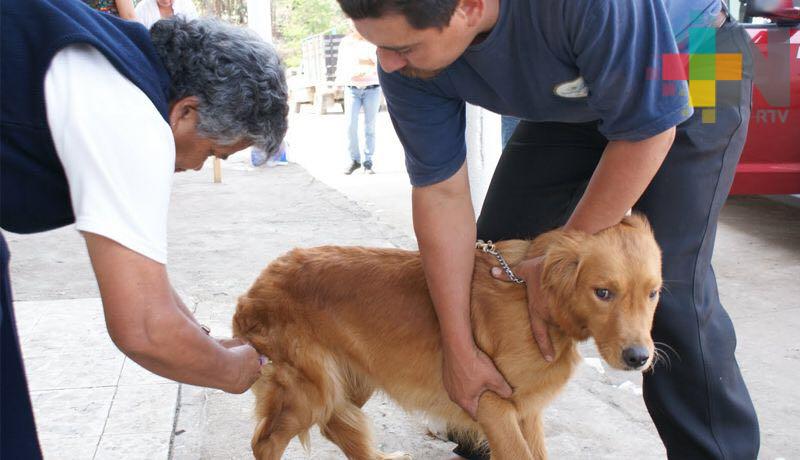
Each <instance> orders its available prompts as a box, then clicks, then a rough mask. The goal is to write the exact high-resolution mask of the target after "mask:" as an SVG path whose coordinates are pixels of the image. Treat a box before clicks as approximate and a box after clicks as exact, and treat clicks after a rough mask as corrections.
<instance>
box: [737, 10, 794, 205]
mask: <svg viewBox="0 0 800 460" xmlns="http://www.w3.org/2000/svg"><path fill="white" fill-rule="evenodd" d="M765 3H767V2H751V3H749V4H747V5H743V8H744V9H743V11H744V13H745V14H743V15H741V16H742V19H743V21H742V22H743V23H744V26H745V28H746V29H747V32H748V33H749V34H750V37H751V39H752V42H753V45H754V48H753V51H754V52H756V50H757V52H759V53H760V54H761V56H760V57H759V56H754V58H755V61H756V62H755V65H756V69H755V74H756V79H755V82H754V83H755V84H754V89H753V110H752V114H751V116H750V125H749V131H748V134H747V141H746V143H745V145H744V151H743V152H742V158H741V160H740V162H739V165H738V167H737V168H736V177H735V179H734V182H733V188H732V190H731V194H732V195H736V194H738V195H745V194H770V195H773V194H774V195H780V194H798V193H800V2H798V1H797V0H794V1H793V0H782V1H777V2H776V1H775V0H772V1H770V2H769V3H771V6H770V7H768V8H759V7H760V6H763V5H764V4H765ZM794 4H796V5H797V6H795V5H794ZM753 18H766V19H769V21H770V23H769V24H753V23H749V22H751V21H752V22H759V20H758V19H755V20H753ZM762 21H763V20H762ZM770 39H772V41H773V43H770ZM780 46H782V47H784V48H780ZM768 48H769V50H770V51H771V52H772V54H770V53H769V52H768ZM787 49H788V55H787V53H786V50H787ZM776 50H778V51H779V52H777V53H776ZM778 55H780V56H781V57H780V58H778V60H779V61H781V62H776V57H777V56H778ZM770 56H772V58H773V60H772V62H770V61H769V58H770ZM786 59H788V61H789V62H788V63H786V62H783V61H784V60H786ZM783 72H788V75H781V74H782V73H783Z"/></svg>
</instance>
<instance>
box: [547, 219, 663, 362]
mask: <svg viewBox="0 0 800 460" xmlns="http://www.w3.org/2000/svg"><path fill="white" fill-rule="evenodd" d="M541 283H542V284H541V285H542V289H543V291H544V293H545V298H546V299H547V301H548V305H549V307H550V311H551V315H552V317H553V320H554V322H555V323H556V324H557V325H558V326H559V327H561V328H562V329H563V330H564V331H565V332H566V333H567V334H568V335H570V336H572V337H574V338H576V339H579V340H585V339H587V338H589V337H590V336H591V337H593V338H594V340H595V342H596V343H597V347H598V349H599V350H600V354H601V355H602V356H603V359H605V360H606V362H608V364H610V365H611V366H612V367H615V368H618V369H624V370H641V369H646V368H647V367H649V366H650V364H651V363H652V361H653V356H654V346H653V339H652V338H651V337H650V330H651V328H652V324H653V315H654V313H655V309H656V305H657V304H658V299H659V291H660V289H661V251H660V249H659V247H658V244H657V243H656V240H655V237H654V236H653V232H652V230H651V229H650V225H649V224H648V222H647V220H646V219H645V218H644V217H642V216H640V215H633V216H630V217H626V218H625V219H624V220H623V221H622V222H621V223H619V224H618V225H615V226H613V227H610V228H608V229H606V230H603V231H602V232H599V233H597V234H595V235H588V234H586V233H581V232H570V231H556V232H554V233H553V238H552V239H551V240H550V241H549V245H548V247H547V250H546V252H545V256H544V265H543V269H542V278H541Z"/></svg>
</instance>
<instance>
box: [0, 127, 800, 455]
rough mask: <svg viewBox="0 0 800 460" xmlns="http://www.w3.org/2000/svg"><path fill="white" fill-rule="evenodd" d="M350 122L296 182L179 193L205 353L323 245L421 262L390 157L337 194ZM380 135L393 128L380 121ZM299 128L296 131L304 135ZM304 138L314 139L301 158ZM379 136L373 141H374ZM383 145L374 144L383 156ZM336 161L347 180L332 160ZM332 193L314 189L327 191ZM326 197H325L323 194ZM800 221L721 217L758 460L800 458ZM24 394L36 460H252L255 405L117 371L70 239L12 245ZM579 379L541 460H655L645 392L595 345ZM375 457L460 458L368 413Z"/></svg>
mask: <svg viewBox="0 0 800 460" xmlns="http://www.w3.org/2000/svg"><path fill="white" fill-rule="evenodd" d="M342 121H343V120H342V117H341V116H338V115H330V116H328V117H327V118H325V117H304V118H302V119H301V121H300V122H298V121H295V124H294V125H293V126H295V127H298V128H297V129H296V130H295V132H294V133H293V137H294V139H295V144H294V147H295V148H297V149H299V150H301V152H299V153H301V154H299V155H296V158H295V159H296V160H297V161H299V162H300V164H301V165H303V166H306V168H307V170H309V171H311V172H312V173H313V174H314V175H313V176H312V175H310V174H309V173H308V172H307V171H306V170H305V169H303V168H302V167H300V166H298V165H289V166H285V167H278V168H271V169H253V168H251V167H249V166H248V165H247V163H246V160H247V158H246V155H243V154H239V155H236V156H234V157H233V158H232V159H231V160H229V161H228V162H227V163H225V164H224V169H223V183H221V184H213V183H212V182H211V172H210V168H206V169H204V170H202V171H200V172H187V173H183V174H179V175H176V176H175V186H174V193H173V199H172V206H171V211H170V224H169V225H170V227H169V235H170V236H169V237H170V241H169V245H170V256H169V257H170V262H169V273H170V277H171V279H172V281H173V283H174V284H175V285H176V286H177V288H178V290H179V291H181V292H182V293H184V294H183V297H184V299H185V300H186V301H187V304H189V305H190V307H191V308H193V309H194V310H195V313H196V315H197V317H198V318H199V320H200V321H201V322H204V323H206V324H208V325H210V326H211V328H212V331H213V333H214V334H215V335H226V334H229V332H230V325H229V322H230V318H231V315H232V312H233V309H234V306H235V302H236V297H237V296H238V295H240V294H241V293H243V292H244V291H245V290H246V289H247V288H248V287H249V285H250V283H251V282H252V281H253V280H254V279H255V277H256V276H257V274H258V273H259V271H260V270H261V269H262V268H263V267H264V266H265V265H266V264H267V263H268V262H269V261H270V260H272V259H273V258H275V257H276V256H278V255H279V254H281V253H283V252H285V251H287V250H289V249H291V248H293V247H295V246H315V245H321V244H341V245H368V246H394V247H404V248H413V247H414V241H413V238H412V236H411V234H410V219H409V216H408V215H407V214H406V213H404V211H403V210H404V209H407V206H408V204H407V201H403V200H407V194H408V191H409V190H410V189H409V188H408V185H407V181H406V179H405V178H404V177H403V173H402V160H401V159H398V158H397V157H396V156H392V157H390V156H388V155H390V153H389V152H393V153H392V155H397V154H398V152H399V150H397V147H396V146H395V147H392V146H391V145H389V146H388V147H385V148H384V150H382V151H379V154H380V153H382V154H384V155H386V157H384V158H383V159H381V158H380V156H378V157H376V170H377V171H378V174H376V175H375V176H366V175H360V176H355V177H351V178H348V179H351V180H345V179H344V178H343V177H342V176H340V175H339V174H340V173H339V172H338V169H339V168H335V166H336V164H337V163H338V164H342V165H343V164H344V163H346V155H345V154H344V153H343V141H341V140H337V139H338V138H337V137H336V134H337V132H343V131H338V129H339V128H340V126H339V125H341V124H342ZM380 123H382V125H380V126H379V133H381V132H384V133H386V132H387V130H388V129H389V128H388V120H387V119H386V118H385V114H381V121H380ZM300 128H302V129H300ZM298 130H300V132H301V133H314V136H313V138H312V136H307V137H306V138H304V139H303V140H302V141H299V142H298V141H297V138H298V137H299V136H298ZM381 130H383V131H381ZM392 142H393V141H392V139H391V137H390V136H388V135H386V136H384V137H383V138H381V137H379V148H380V145H381V143H389V144H391V143H392ZM335 155H339V158H340V159H342V158H343V160H342V162H339V160H338V159H336V157H335ZM334 168H335V171H334ZM320 179H321V180H322V181H324V183H323V182H321V180H320ZM332 187H334V188H332ZM798 223H800V208H798V207H791V206H785V205H781V204H777V203H775V202H771V201H767V200H764V199H760V198H756V199H751V198H748V199H735V200H731V201H730V202H729V204H728V206H727V207H726V209H725V211H724V219H723V225H722V227H721V229H720V234H719V238H718V240H719V243H718V252H717V256H716V258H715V264H716V269H717V276H718V278H719V280H720V285H721V293H722V296H723V301H724V302H725V304H726V305H727V307H728V309H729V311H730V312H731V315H732V317H733V318H734V322H735V323H736V326H737V331H738V336H739V353H738V356H739V360H740V362H741V364H742V369H743V372H744V374H745V378H746V379H747V381H748V382H749V384H750V388H751V392H752V393H753V398H754V400H755V402H756V405H757V408H758V410H759V415H760V419H761V423H762V445H763V448H762V458H765V459H774V458H778V457H784V458H800V447H798V445H800V443H798V441H800V436H798V434H797V430H796V427H797V426H800V423H799V422H800V420H798V415H797V414H798V413H800V406H799V405H798V399H797V398H796V395H795V392H794V390H793V388H794V387H795V383H794V382H796V381H797V380H798V379H800V365H799V363H800V348H798V346H797V339H796V331H797V330H798V329H800V315H798V312H800V301H799V300H798V299H800V283H797V280H798V279H800V225H798ZM6 236H7V239H8V241H9V245H10V247H11V253H12V261H11V270H12V280H13V289H14V294H15V298H16V300H17V302H16V311H17V315H18V319H19V327H20V331H21V335H22V337H23V349H24V353H25V358H26V365H27V367H28V372H29V375H30V383H31V391H32V397H33V402H34V406H35V411H36V414H37V421H38V424H39V430H40V436H41V439H42V443H43V446H44V449H45V454H46V458H48V459H50V458H54V459H57V458H65V459H102V458H109V459H128V458H129V459H157V458H175V459H197V458H205V459H238V458H249V456H250V450H249V440H250V435H251V433H252V430H253V428H254V420H253V418H252V415H251V411H252V406H253V399H252V396H251V395H250V394H245V395H228V394H225V393H223V392H220V391H215V390H208V389H201V388H196V387H192V386H188V385H178V384H175V383H171V382H168V381H166V380H164V379H161V378H159V377H157V376H154V375H152V374H149V373H148V372H146V371H144V370H143V369H141V368H139V367H138V366H137V365H136V364H135V363H133V362H132V361H130V360H129V359H127V358H125V357H124V356H123V355H122V354H121V353H119V352H118V351H117V350H116V348H115V347H114V345H113V344H112V343H111V341H110V340H109V338H108V335H107V333H106V332H105V325H104V321H103V317H102V308H101V305H100V302H99V300H98V297H99V295H98V293H97V287H96V284H95V281H94V278H93V276H92V272H91V267H90V265H89V261H88V257H87V256H86V250H85V246H84V244H83V241H82V239H81V238H80V236H79V235H78V234H77V233H76V232H75V231H74V229H72V228H65V229H61V230H57V231H54V232H49V233H46V234H41V235H28V236H20V235H13V234H8V233H6ZM583 348H584V355H585V356H586V357H587V359H586V360H585V363H584V364H583V365H582V366H581V367H580V368H579V370H578V375H577V376H576V378H575V379H573V381H572V382H570V384H569V385H568V387H567V388H566V390H565V392H564V394H563V395H562V396H561V397H560V398H559V400H558V401H557V402H556V403H555V404H554V405H553V406H552V407H551V408H550V410H549V411H548V412H547V415H546V422H545V424H546V432H547V435H548V448H549V450H550V453H551V456H552V457H553V458H557V459H558V458H561V459H576V458H583V459H597V458H608V459H619V458H637V459H657V458H663V456H664V454H663V448H662V447H661V445H660V443H659V441H658V438H657V436H656V434H655V430H654V429H653V427H652V424H651V422H650V420H649V418H648V416H647V414H646V411H645V408H644V405H643V403H642V402H641V396H640V394H641V387H640V377H639V376H638V375H637V374H632V373H623V372H618V371H613V370H609V369H607V366H605V365H604V364H603V363H602V362H601V361H600V360H599V359H597V354H596V352H595V351H594V349H593V348H592V347H591V346H590V345H586V346H584V347H583ZM367 412H368V413H369V415H370V417H371V418H372V420H373V424H374V427H375V432H376V436H377V438H378V442H379V444H380V446H381V447H382V448H384V449H385V450H389V451H392V450H405V451H408V452H410V453H412V454H413V455H414V456H415V458H419V459H446V458H448V457H449V449H450V448H451V447H452V446H451V445H450V444H449V443H445V442H442V441H439V440H436V439H433V438H431V437H429V436H426V434H425V428H424V426H423V424H422V423H421V422H420V420H419V419H417V418H416V417H415V416H413V415H407V414H404V413H403V412H402V411H400V410H399V409H398V408H397V407H396V406H395V405H394V404H392V403H391V402H389V401H387V400H385V399H384V398H381V397H376V398H374V399H373V400H372V401H370V402H369V404H368V405H367ZM285 458H289V459H306V458H313V459H340V458H343V457H342V456H341V454H340V453H339V452H338V450H336V448H335V447H334V446H332V445H331V444H330V443H328V442H327V441H325V440H323V439H321V438H320V436H319V434H318V433H317V432H316V430H314V433H313V437H312V449H311V452H310V453H306V452H304V451H303V450H302V448H301V447H300V446H299V445H298V443H297V442H296V441H294V442H293V443H292V444H291V445H290V448H289V450H288V451H287V454H286V456H285Z"/></svg>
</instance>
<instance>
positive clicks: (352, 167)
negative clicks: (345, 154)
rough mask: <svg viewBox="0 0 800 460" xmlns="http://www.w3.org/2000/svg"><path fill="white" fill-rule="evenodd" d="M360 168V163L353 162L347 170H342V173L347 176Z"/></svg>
mask: <svg viewBox="0 0 800 460" xmlns="http://www.w3.org/2000/svg"><path fill="white" fill-rule="evenodd" d="M360 167H361V163H359V162H357V161H355V160H353V163H351V164H350V167H348V168H347V169H345V170H344V173H345V174H346V175H348V176H349V175H350V174H353V171H355V170H356V169H358V168H360Z"/></svg>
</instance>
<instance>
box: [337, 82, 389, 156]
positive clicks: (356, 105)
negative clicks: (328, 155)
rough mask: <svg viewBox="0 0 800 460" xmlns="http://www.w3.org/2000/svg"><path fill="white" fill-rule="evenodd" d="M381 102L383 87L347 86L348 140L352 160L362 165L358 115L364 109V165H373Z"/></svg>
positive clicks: (345, 111)
mask: <svg viewBox="0 0 800 460" xmlns="http://www.w3.org/2000/svg"><path fill="white" fill-rule="evenodd" d="M380 102H381V87H380V86H378V85H375V86H372V87H366V88H357V87H355V86H347V87H345V91H344V113H345V114H346V115H347V116H348V118H347V139H348V150H350V158H351V159H352V160H353V161H356V162H358V163H361V152H360V149H359V143H358V113H359V112H360V111H361V108H362V107H363V108H364V140H365V144H366V145H365V147H364V164H365V165H369V166H371V165H372V154H373V153H375V116H376V115H377V114H378V108H379V107H380Z"/></svg>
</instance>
